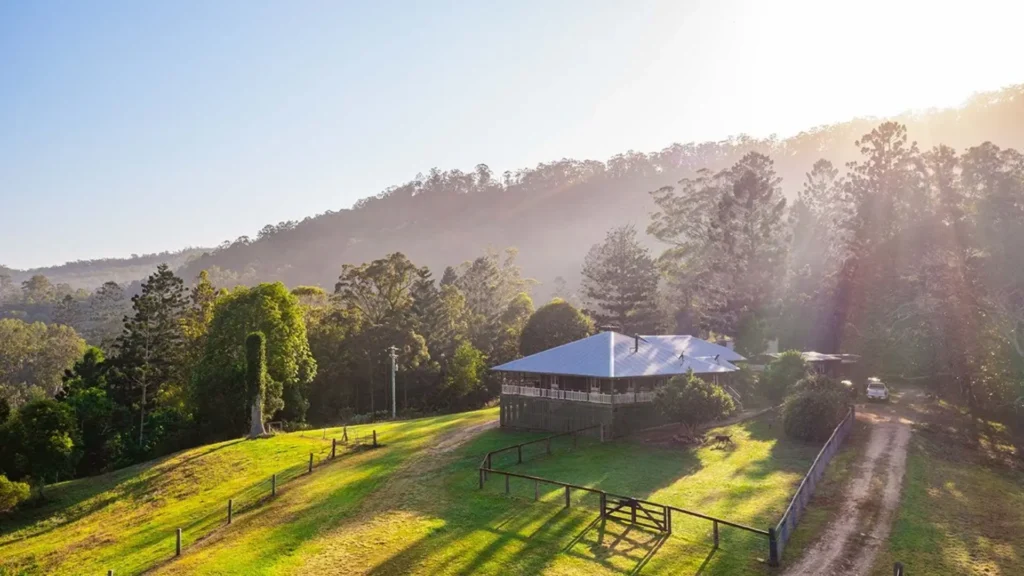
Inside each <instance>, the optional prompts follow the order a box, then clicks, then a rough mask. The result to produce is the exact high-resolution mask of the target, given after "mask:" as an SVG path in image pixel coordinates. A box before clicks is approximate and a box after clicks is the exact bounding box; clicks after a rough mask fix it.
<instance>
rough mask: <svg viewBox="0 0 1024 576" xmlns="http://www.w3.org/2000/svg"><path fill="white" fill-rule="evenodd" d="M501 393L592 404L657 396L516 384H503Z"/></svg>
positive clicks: (617, 402)
mask: <svg viewBox="0 0 1024 576" xmlns="http://www.w3.org/2000/svg"><path fill="white" fill-rule="evenodd" d="M501 393H502V394H508V395H512V396H532V397H534V398H550V399H552V400H570V401H573V402H590V403H592V404H635V403H638V402H653V401H654V398H655V397H656V393H655V392H654V391H651V390H636V391H633V392H617V393H615V394H605V393H603V392H583V391H577V390H558V389H554V388H540V387H537V386H517V385H515V384H502V385H501Z"/></svg>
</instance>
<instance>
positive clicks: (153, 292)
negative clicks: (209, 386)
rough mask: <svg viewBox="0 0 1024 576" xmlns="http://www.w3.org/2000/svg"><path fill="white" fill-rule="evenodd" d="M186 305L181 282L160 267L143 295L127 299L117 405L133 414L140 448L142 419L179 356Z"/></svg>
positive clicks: (120, 341) (119, 346)
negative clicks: (129, 311)
mask: <svg viewBox="0 0 1024 576" xmlns="http://www.w3.org/2000/svg"><path fill="white" fill-rule="evenodd" d="M186 305H187V301H186V296H185V289H184V285H183V283H182V281H181V278H178V277H177V276H175V275H174V272H172V271H171V270H170V268H168V266H167V265H166V264H161V265H160V266H159V267H158V268H157V271H156V272H155V273H154V274H153V275H151V276H150V277H149V278H148V279H147V280H146V282H144V283H143V284H142V292H141V293H140V294H137V295H135V296H133V297H132V311H133V314H132V316H131V317H129V318H127V319H126V321H125V325H124V332H123V333H122V334H121V336H120V337H119V338H118V340H117V343H116V349H117V361H116V366H117V374H118V376H119V378H117V380H118V381H119V382H120V386H119V398H118V400H119V401H120V403H122V404H124V405H128V406H133V407H134V408H135V409H136V410H137V411H138V414H139V420H138V422H139V428H138V441H139V447H140V448H143V447H144V444H145V435H146V431H145V428H146V414H147V413H148V412H149V411H150V410H151V409H152V408H153V406H154V404H155V402H156V400H157V398H158V397H159V395H160V392H161V391H162V390H163V389H164V388H165V387H166V386H167V385H168V383H170V381H171V379H172V377H174V376H175V375H176V373H177V367H178V363H179V362H181V360H182V357H183V355H184V349H185V334H184V331H183V330H182V318H183V316H184V313H185V308H186ZM179 384H180V383H179Z"/></svg>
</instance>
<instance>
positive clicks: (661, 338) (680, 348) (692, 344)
mask: <svg viewBox="0 0 1024 576" xmlns="http://www.w3.org/2000/svg"><path fill="white" fill-rule="evenodd" d="M641 338H643V339H644V340H647V341H648V342H656V343H664V344H665V345H667V346H669V347H671V348H672V349H674V350H675V351H677V352H678V353H679V354H685V355H687V356H692V357H694V358H715V357H716V356H717V357H718V360H719V361H721V360H725V361H726V362H743V361H745V360H746V358H744V357H743V356H742V355H740V353H739V352H737V351H735V350H733V349H731V348H726V347H725V346H720V345H718V344H712V343H711V342H708V341H707V340H701V339H700V338H697V337H696V336H679V335H675V334H669V335H655V336H641Z"/></svg>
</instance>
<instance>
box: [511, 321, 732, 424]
mask: <svg viewBox="0 0 1024 576" xmlns="http://www.w3.org/2000/svg"><path fill="white" fill-rule="evenodd" d="M744 360H745V358H744V357H743V356H741V355H740V354H738V353H737V352H736V351H734V350H732V349H731V348H728V347H725V346H720V345H717V344H712V343H710V342H707V341H705V340H701V339H700V338H697V337H694V336H677V335H667V336H666V335H651V336H626V335H625V334H619V333H617V332H611V331H609V332H601V333H599V334H595V335H593V336H590V337H588V338H583V339H582V340H577V341H575V342H570V343H568V344H563V345H561V346H556V347H554V348H551V349H548V350H544V351H543V352H538V353H536V354H533V355H531V356H527V357H525V358H520V359H518V360H513V361H512V362H508V363H506V364H502V365H500V366H495V367H494V368H492V370H494V371H496V372H501V373H503V374H504V382H503V384H502V387H501V425H502V427H505V428H518V429H529V430H545V431H551V432H565V431H568V430H578V429H581V428H584V427H588V426H593V425H596V424H603V425H604V426H605V430H606V434H611V435H612V436H621V435H624V434H628V433H630V432H632V431H634V430H638V429H640V428H645V427H648V426H654V425H657V424H659V423H661V420H662V417H661V415H660V414H659V413H658V411H657V410H656V409H655V406H654V405H653V401H654V398H655V391H656V390H657V388H658V387H659V386H661V385H663V384H664V383H665V382H667V381H668V380H669V379H670V378H672V377H673V376H677V375H680V374H686V373H687V372H689V371H691V370H692V371H693V372H694V373H695V374H700V375H705V376H708V377H710V378H711V379H716V380H717V379H718V378H719V377H720V376H724V375H727V374H729V373H731V372H735V371H736V370H738V368H737V367H736V366H735V365H734V364H733V362H742V361H744Z"/></svg>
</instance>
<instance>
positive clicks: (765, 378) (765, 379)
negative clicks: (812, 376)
mask: <svg viewBox="0 0 1024 576" xmlns="http://www.w3.org/2000/svg"><path fill="white" fill-rule="evenodd" d="M806 375H807V363H805V362H804V359H803V357H802V356H800V353H799V352H797V351H796V350H787V351H785V352H783V353H782V354H780V355H779V357H778V358H776V359H775V360H772V363H771V364H769V365H768V367H767V368H765V371H764V374H762V375H761V386H760V388H761V393H762V394H764V397H765V398H767V399H768V400H771V402H772V403H773V404H777V403H779V402H781V401H782V399H783V398H785V397H786V395H788V394H789V392H790V389H791V388H792V386H793V385H794V384H796V383H797V381H798V380H800V379H802V378H803V377H804V376H806Z"/></svg>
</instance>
